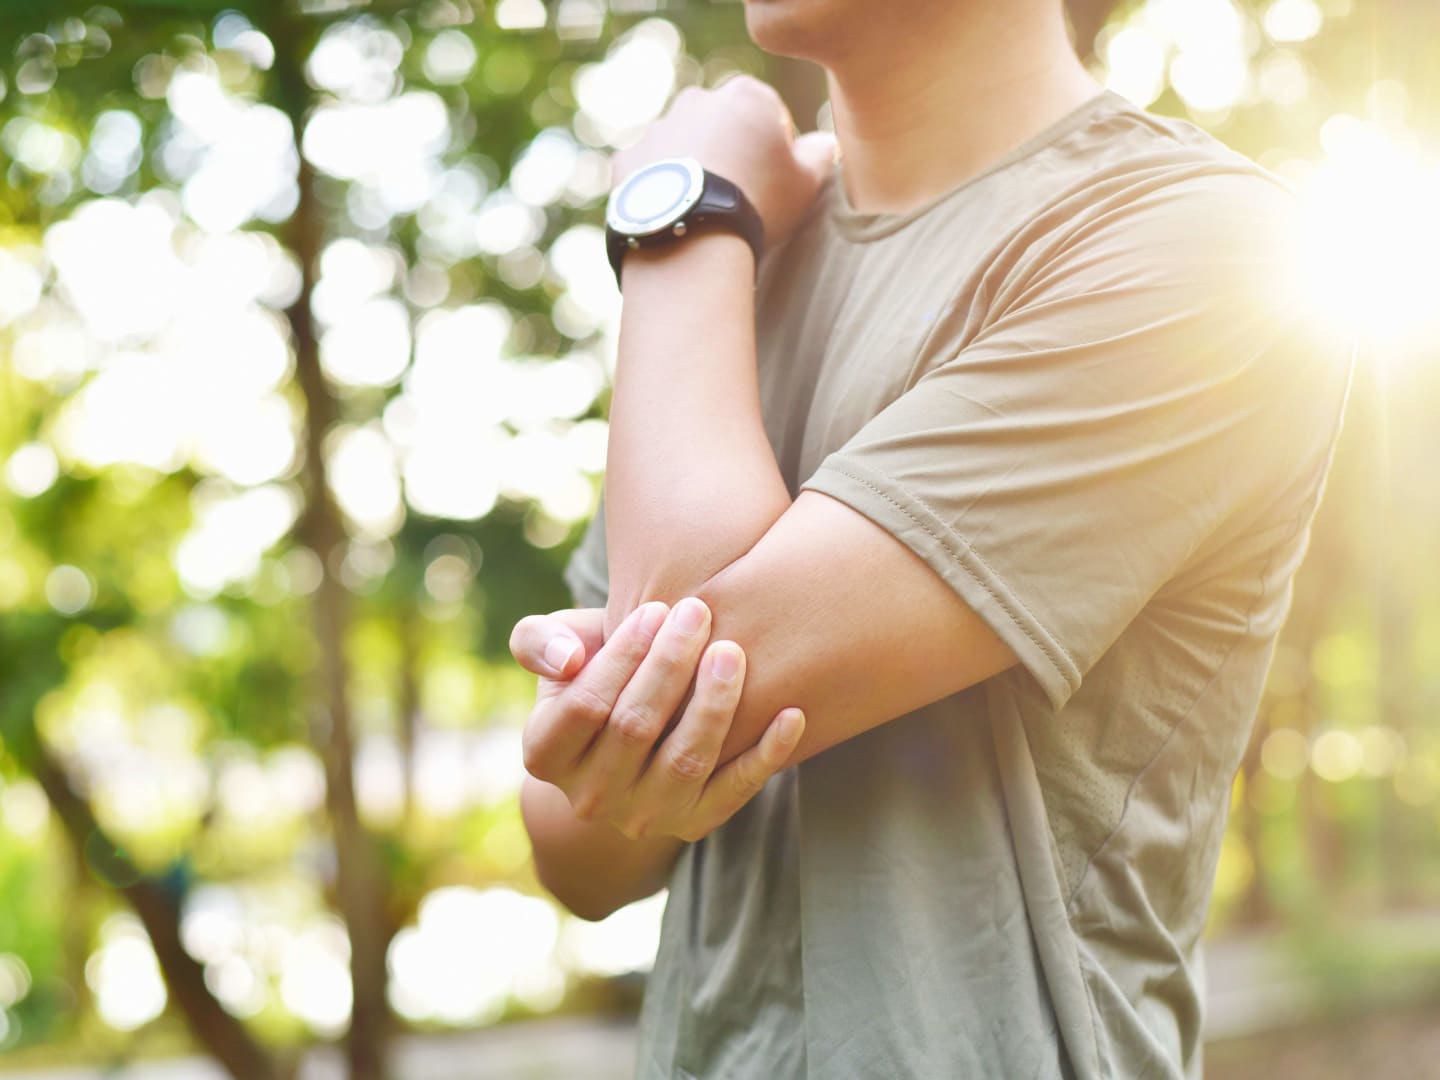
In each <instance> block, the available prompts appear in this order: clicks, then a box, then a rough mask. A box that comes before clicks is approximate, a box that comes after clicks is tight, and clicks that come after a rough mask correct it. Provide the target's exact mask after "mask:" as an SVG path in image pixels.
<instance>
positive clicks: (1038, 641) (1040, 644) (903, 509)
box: [820, 462, 1080, 686]
mask: <svg viewBox="0 0 1440 1080" xmlns="http://www.w3.org/2000/svg"><path fill="white" fill-rule="evenodd" d="M820 468H821V469H825V468H829V469H833V470H834V471H835V472H837V473H839V474H840V475H841V476H844V477H846V478H847V479H850V480H853V481H854V482H855V483H857V484H859V485H861V486H862V487H864V488H866V489H867V490H869V491H873V492H874V493H875V494H876V495H879V496H880V498H882V499H884V500H885V501H886V502H888V503H889V504H890V505H891V506H893V507H894V508H895V509H896V510H898V511H900V513H902V514H904V515H905V516H906V517H907V518H909V519H910V520H911V521H912V522H914V523H915V524H916V525H918V526H919V527H920V528H921V529H922V530H923V531H924V532H925V534H926V535H927V536H929V537H930V539H932V540H934V541H935V543H937V544H939V545H940V547H941V549H942V550H943V551H944V552H945V553H946V554H947V555H949V556H950V557H951V559H953V560H954V562H955V565H956V566H958V567H960V569H962V570H964V571H965V574H966V576H968V577H969V578H970V580H971V581H973V582H975V584H977V585H979V586H980V587H981V588H982V589H984V590H985V592H986V593H987V594H988V595H989V597H990V599H992V600H994V601H995V603H996V604H998V605H999V606H1000V607H1001V609H1003V610H1005V611H1007V612H1009V613H1010V615H1011V621H1012V622H1014V623H1015V625H1016V626H1018V627H1019V628H1020V630H1021V632H1022V633H1024V635H1025V636H1026V637H1027V638H1029V639H1030V641H1031V642H1032V643H1033V644H1034V645H1035V647H1036V648H1037V649H1039V650H1040V652H1041V653H1042V654H1043V655H1044V656H1045V659H1046V660H1048V661H1050V666H1051V667H1052V668H1054V669H1055V673H1056V674H1057V675H1059V676H1060V678H1061V679H1062V680H1063V681H1064V682H1065V684H1066V685H1067V686H1069V685H1070V684H1071V679H1070V677H1069V675H1068V674H1067V673H1066V671H1065V669H1064V668H1063V667H1062V666H1061V664H1060V662H1059V661H1058V660H1057V659H1056V658H1055V652H1054V650H1052V648H1051V646H1050V645H1049V644H1048V643H1047V642H1046V641H1045V640H1044V639H1042V638H1040V637H1037V636H1036V634H1035V632H1034V631H1033V630H1032V629H1031V628H1030V625H1029V624H1028V623H1027V622H1025V621H1024V620H1021V619H1016V618H1015V617H1014V614H1013V612H1011V611H1010V607H1011V605H1010V604H1009V603H1007V600H1009V599H1013V601H1014V603H1015V604H1016V605H1018V606H1019V608H1020V609H1021V610H1022V611H1023V612H1024V613H1025V614H1026V616H1028V617H1029V619H1030V620H1032V621H1033V622H1034V623H1035V624H1036V625H1042V624H1041V623H1040V620H1039V618H1037V617H1036V615H1035V613H1034V612H1033V611H1031V610H1030V609H1029V608H1028V607H1027V606H1026V605H1025V601H1023V600H1021V599H1020V598H1019V597H1018V596H1013V595H1008V596H1002V595H1001V594H1000V593H998V592H996V591H995V589H994V588H992V587H991V586H990V584H989V582H987V581H985V580H984V579H983V578H981V577H980V576H979V575H978V574H976V573H975V571H974V570H972V569H971V568H970V567H969V566H967V565H966V563H965V558H964V555H962V554H961V553H960V552H959V551H957V550H956V547H957V546H958V547H963V548H964V550H965V551H966V552H968V553H969V554H970V555H971V556H972V557H973V558H974V559H975V561H976V562H978V563H979V564H980V565H981V566H983V567H984V568H985V569H986V570H987V571H989V572H990V574H991V575H992V576H994V577H995V578H997V579H998V578H999V575H998V574H996V573H995V569H994V567H992V566H991V565H990V564H989V563H987V562H986V561H985V559H984V558H983V557H982V556H981V554H980V553H979V552H978V551H976V550H975V549H974V548H973V547H971V546H970V545H969V544H967V543H965V542H964V540H962V539H961V538H960V537H959V536H957V535H956V534H954V533H953V532H952V533H951V534H950V535H951V536H954V538H955V540H956V541H957V544H954V545H952V544H951V543H950V542H948V541H947V540H946V538H945V537H943V536H941V535H939V534H937V533H936V532H935V530H934V529H932V528H931V527H930V525H929V523H928V522H926V521H924V520H922V519H921V518H919V517H917V516H916V515H915V513H914V512H913V511H912V510H911V509H910V508H909V507H908V506H906V505H905V504H903V503H901V502H899V501H897V500H896V499H895V498H894V497H893V496H891V495H890V493H889V492H887V491H885V490H884V489H883V488H881V487H879V486H878V485H876V484H874V483H872V482H871V481H870V480H868V479H866V478H865V477H863V476H857V475H855V474H854V473H853V472H851V471H850V470H849V469H847V468H845V467H844V466H843V465H837V464H834V463H833V462H824V463H822V464H821V466H820ZM886 479H887V480H890V482H891V483H893V484H895V486H896V488H898V489H899V490H900V491H903V492H904V493H905V495H906V497H907V498H910V499H913V500H914V502H915V504H916V505H917V506H920V507H922V508H923V509H924V510H925V512H926V513H928V514H930V515H931V516H932V517H934V518H935V519H936V521H937V522H938V521H939V515H938V514H936V513H935V511H934V510H933V509H931V507H930V506H929V505H928V504H926V502H925V500H924V499H921V498H920V497H919V496H917V495H916V494H915V493H914V492H913V491H911V490H909V489H908V488H906V487H905V485H903V484H901V483H899V482H898V481H895V480H894V479H893V478H891V477H886ZM1055 648H1056V649H1058V650H1059V651H1060V653H1061V655H1062V656H1063V657H1064V658H1065V659H1066V660H1068V661H1069V663H1070V666H1071V667H1072V668H1074V669H1075V670H1076V671H1077V672H1078V671H1079V670H1080V665H1079V664H1077V663H1075V658H1074V657H1072V656H1071V655H1070V654H1069V653H1068V652H1067V651H1066V650H1065V647H1064V646H1063V645H1060V644H1059V643H1058V642H1057V643H1056V644H1055ZM1076 681H1078V680H1076Z"/></svg>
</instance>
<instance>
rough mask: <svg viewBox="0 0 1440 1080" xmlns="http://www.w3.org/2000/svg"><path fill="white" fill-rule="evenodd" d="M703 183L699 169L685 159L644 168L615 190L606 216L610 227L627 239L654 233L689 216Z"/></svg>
mask: <svg viewBox="0 0 1440 1080" xmlns="http://www.w3.org/2000/svg"><path fill="white" fill-rule="evenodd" d="M704 182H705V180H704V173H703V170H701V168H700V165H699V164H698V163H697V162H695V161H693V160H692V159H689V158H676V159H672V160H669V161H657V162H656V163H655V164H653V165H647V166H646V167H645V168H643V169H641V170H640V171H639V172H637V173H636V174H635V175H634V176H631V177H630V178H629V179H627V180H626V181H625V182H624V183H623V184H621V185H620V187H619V188H617V189H616V190H615V194H614V195H613V196H612V197H611V200H610V207H609V210H608V213H607V217H608V219H609V223H610V226H611V227H612V228H614V229H616V230H617V231H619V232H622V233H625V234H627V235H636V236H644V235H646V234H648V233H652V232H658V231H660V230H661V229H664V228H666V227H668V226H670V225H672V224H673V223H674V222H676V221H678V220H679V219H680V218H681V217H683V216H684V215H685V214H686V213H687V212H689V210H690V208H691V207H692V206H694V205H695V203H696V202H698V201H699V199H700V194H701V191H702V190H703V188H704Z"/></svg>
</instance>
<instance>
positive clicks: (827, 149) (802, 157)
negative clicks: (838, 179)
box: [793, 131, 840, 187]
mask: <svg viewBox="0 0 1440 1080" xmlns="http://www.w3.org/2000/svg"><path fill="white" fill-rule="evenodd" d="M793 149H794V153H795V161H796V163H797V164H798V165H799V166H800V170H801V171H802V172H804V173H805V174H806V175H807V176H808V177H810V179H811V180H812V181H814V183H815V186H816V187H819V186H820V184H821V183H823V182H824V180H825V177H827V176H829V175H830V170H831V168H833V167H834V165H835V161H836V159H837V157H838V156H839V150H840V147H839V144H838V143H836V141H835V136H834V135H832V134H830V132H828V131H810V132H806V133H805V134H804V135H801V136H799V137H798V138H797V139H796V140H795V143H794V147H793Z"/></svg>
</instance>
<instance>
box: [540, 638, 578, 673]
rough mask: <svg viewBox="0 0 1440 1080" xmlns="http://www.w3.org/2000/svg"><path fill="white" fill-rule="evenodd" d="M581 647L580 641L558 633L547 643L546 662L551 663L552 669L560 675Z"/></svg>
mask: <svg viewBox="0 0 1440 1080" xmlns="http://www.w3.org/2000/svg"><path fill="white" fill-rule="evenodd" d="M579 647H580V643H579V642H578V641H576V640H575V639H574V638H571V637H566V636H565V635H563V634H557V635H556V636H555V637H552V638H551V639H550V640H549V641H548V642H546V643H545V663H547V664H549V665H550V670H551V671H553V672H555V674H556V675H559V674H560V672H562V671H564V670H565V665H566V664H568V663H569V662H570V658H571V657H572V656H574V655H575V650H576V649H578V648H579Z"/></svg>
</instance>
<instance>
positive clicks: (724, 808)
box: [685, 709, 805, 839]
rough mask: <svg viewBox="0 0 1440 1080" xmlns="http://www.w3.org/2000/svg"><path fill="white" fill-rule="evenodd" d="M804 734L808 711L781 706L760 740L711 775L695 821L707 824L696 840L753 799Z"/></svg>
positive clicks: (696, 812) (697, 809)
mask: <svg viewBox="0 0 1440 1080" xmlns="http://www.w3.org/2000/svg"><path fill="white" fill-rule="evenodd" d="M804 733H805V714H804V713H803V712H801V711H800V710H799V709H782V710H780V712H779V713H778V714H777V715H776V717H775V719H774V720H772V721H771V722H770V726H769V727H768V728H766V729H765V734H764V735H761V736H760V741H759V742H758V743H756V744H755V745H754V746H752V747H751V748H750V749H749V750H746V751H745V752H744V753H743V754H741V755H740V756H739V757H737V758H736V759H735V760H734V761H732V762H730V764H728V765H726V766H725V767H724V768H723V769H721V770H720V771H719V772H717V773H716V774H715V775H714V776H713V777H711V779H710V783H709V784H707V785H706V786H705V793H704V794H703V795H701V796H700V801H699V803H698V804H697V806H696V808H695V818H696V820H697V821H699V822H702V823H704V826H705V827H704V828H703V829H702V830H701V831H699V833H698V835H697V836H696V839H698V838H699V837H700V836H703V835H704V834H705V833H707V832H709V831H711V830H712V829H715V828H718V827H719V826H720V825H722V824H724V823H725V822H726V821H728V820H729V819H730V817H731V816H732V815H733V814H734V813H735V812H736V811H737V810H739V809H740V808H741V807H742V806H744V805H745V804H746V803H747V802H749V801H750V800H751V799H753V798H754V797H755V796H756V794H757V793H759V791H760V789H761V788H763V787H764V786H765V782H766V781H767V780H769V779H770V777H772V776H774V775H775V774H776V773H777V772H779V771H780V770H781V768H783V767H784V765H785V762H786V761H788V760H789V759H790V755H791V754H792V753H794V752H795V747H796V746H798V745H799V744H800V736H801V735H803V734H804ZM685 839H689V837H685Z"/></svg>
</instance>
